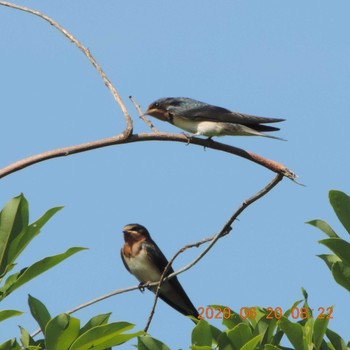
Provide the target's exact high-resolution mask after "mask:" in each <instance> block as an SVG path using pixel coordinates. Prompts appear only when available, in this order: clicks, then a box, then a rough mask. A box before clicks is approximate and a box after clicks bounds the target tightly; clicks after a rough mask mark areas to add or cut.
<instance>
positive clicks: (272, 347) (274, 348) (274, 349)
mask: <svg viewBox="0 0 350 350" xmlns="http://www.w3.org/2000/svg"><path fill="white" fill-rule="evenodd" d="M264 350H281V348H279V347H278V346H275V345H272V344H266V345H265V346H264Z"/></svg>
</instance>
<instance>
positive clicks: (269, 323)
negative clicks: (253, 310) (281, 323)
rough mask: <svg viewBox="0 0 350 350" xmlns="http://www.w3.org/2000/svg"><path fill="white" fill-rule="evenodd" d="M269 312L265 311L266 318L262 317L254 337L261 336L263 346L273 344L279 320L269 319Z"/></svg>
mask: <svg viewBox="0 0 350 350" xmlns="http://www.w3.org/2000/svg"><path fill="white" fill-rule="evenodd" d="M266 316H267V311H266V310H265V316H264V317H261V318H260V320H259V322H258V324H257V325H256V327H255V329H254V332H253V336H256V335H259V334H260V335H261V336H262V344H266V343H271V342H272V340H273V335H274V332H275V329H276V327H277V322H278V320H277V318H275V317H273V318H272V319H267V318H266Z"/></svg>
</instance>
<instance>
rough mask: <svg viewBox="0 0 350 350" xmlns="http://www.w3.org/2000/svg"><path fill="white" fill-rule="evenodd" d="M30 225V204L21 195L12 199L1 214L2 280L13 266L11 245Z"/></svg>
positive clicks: (0, 268)
mask: <svg viewBox="0 0 350 350" xmlns="http://www.w3.org/2000/svg"><path fill="white" fill-rule="evenodd" d="M27 225H28V202H27V200H26V199H25V198H24V196H23V195H22V194H21V195H19V196H18V197H15V198H13V199H11V200H10V201H9V202H8V203H7V204H6V205H5V207H4V208H3V209H2V211H1V212H0V278H2V277H3V276H4V275H5V274H6V272H7V271H9V270H10V268H11V267H12V266H13V264H12V263H13V261H14V257H13V254H12V255H11V254H10V253H9V250H10V247H11V243H12V242H13V240H15V239H16V238H17V237H18V236H19V235H20V234H21V232H22V230H23V229H24V228H25V227H26V226H27Z"/></svg>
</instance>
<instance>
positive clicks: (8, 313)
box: [0, 310, 23, 322]
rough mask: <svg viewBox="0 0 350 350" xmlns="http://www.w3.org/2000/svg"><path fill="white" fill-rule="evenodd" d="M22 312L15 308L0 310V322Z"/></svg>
mask: <svg viewBox="0 0 350 350" xmlns="http://www.w3.org/2000/svg"><path fill="white" fill-rule="evenodd" d="M22 314H23V312H21V311H17V310H2V311H0V322H1V321H4V320H6V319H7V318H10V317H14V316H19V315H22Z"/></svg>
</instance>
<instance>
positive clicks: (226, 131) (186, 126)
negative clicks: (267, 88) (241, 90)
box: [173, 117, 266, 137]
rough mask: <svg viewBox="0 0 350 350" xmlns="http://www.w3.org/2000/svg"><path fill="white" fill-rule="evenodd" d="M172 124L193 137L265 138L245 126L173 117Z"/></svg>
mask: <svg viewBox="0 0 350 350" xmlns="http://www.w3.org/2000/svg"><path fill="white" fill-rule="evenodd" d="M173 123H174V125H175V126H177V127H178V128H180V129H183V130H186V131H188V132H190V133H192V134H195V135H204V136H207V137H212V136H224V135H259V136H266V135H264V134H263V133H260V132H258V131H256V130H253V129H251V128H249V127H247V126H245V125H241V124H232V123H224V122H212V121H193V120H188V119H185V118H180V117H174V120H173Z"/></svg>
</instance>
